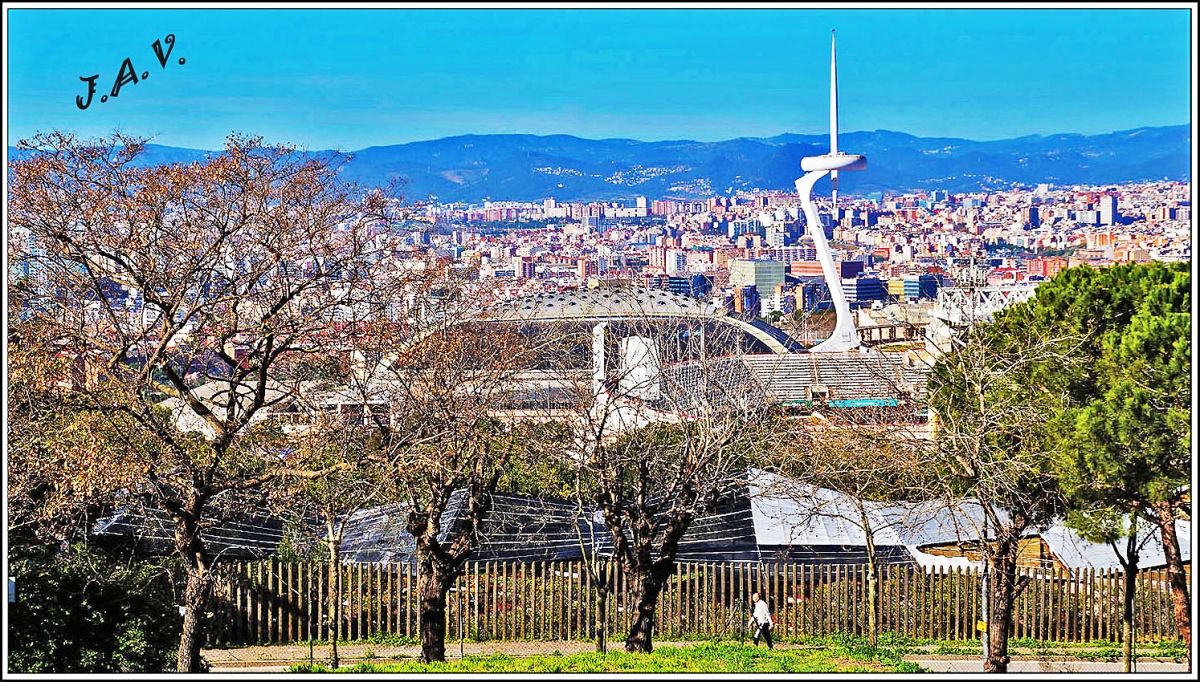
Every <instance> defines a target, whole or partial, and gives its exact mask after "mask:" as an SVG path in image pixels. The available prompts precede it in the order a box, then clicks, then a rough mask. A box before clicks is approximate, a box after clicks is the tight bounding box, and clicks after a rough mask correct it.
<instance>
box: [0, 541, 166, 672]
mask: <svg viewBox="0 0 1200 682" xmlns="http://www.w3.org/2000/svg"><path fill="white" fill-rule="evenodd" d="M12 551H13V556H12V558H11V559H10V563H9V572H10V575H11V576H12V577H13V578H15V579H16V582H17V601H16V602H15V603H12V604H9V609H8V615H9V621H8V655H9V659H8V661H9V662H8V665H9V670H8V672H10V673H93V672H111V673H140V672H163V671H169V670H174V669H175V654H176V648H177V647H178V645H179V636H180V632H181V630H182V617H181V616H180V615H179V610H178V607H177V606H176V605H175V599H174V595H173V590H172V589H171V584H170V581H169V580H168V579H167V576H166V575H165V573H164V571H163V569H162V568H161V567H157V566H152V565H149V564H146V563H137V562H124V561H119V560H116V559H114V558H112V557H109V556H106V555H104V554H103V553H101V552H99V551H97V550H94V549H92V548H89V547H86V546H84V545H75V546H71V547H69V548H67V549H66V550H65V551H59V550H58V548H55V547H25V548H15V547H14V548H13V550H12Z"/></svg>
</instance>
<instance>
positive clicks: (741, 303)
mask: <svg viewBox="0 0 1200 682" xmlns="http://www.w3.org/2000/svg"><path fill="white" fill-rule="evenodd" d="M733 312H734V313H736V314H737V315H740V316H741V317H742V319H746V320H753V319H754V318H756V317H758V316H759V315H760V314H762V298H761V297H760V296H759V294H758V287H756V286H754V285H753V284H751V285H750V286H744V287H737V288H735V289H734V290H733Z"/></svg>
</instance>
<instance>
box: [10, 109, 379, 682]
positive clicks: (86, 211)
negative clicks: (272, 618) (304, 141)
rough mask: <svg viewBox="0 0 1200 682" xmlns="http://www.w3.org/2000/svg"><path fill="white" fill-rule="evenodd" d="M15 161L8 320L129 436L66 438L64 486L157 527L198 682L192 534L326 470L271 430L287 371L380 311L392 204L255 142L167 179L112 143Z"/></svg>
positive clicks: (324, 168)
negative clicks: (76, 482) (120, 440)
mask: <svg viewBox="0 0 1200 682" xmlns="http://www.w3.org/2000/svg"><path fill="white" fill-rule="evenodd" d="M20 146H21V148H22V149H24V150H26V151H27V152H28V155H27V156H25V157H23V158H20V159H17V160H16V161H13V162H12V163H11V165H10V179H11V184H10V186H11V195H10V202H9V211H10V212H9V220H10V225H11V226H12V227H13V228H14V229H19V230H21V231H22V233H23V234H24V235H26V238H27V240H28V242H27V243H28V245H29V246H30V248H29V249H27V251H26V253H25V254H24V256H23V258H24V260H23V262H22V263H21V265H22V267H24V268H25V269H26V270H27V272H28V273H29V274H28V279H29V282H30V287H29V294H28V296H27V297H26V298H25V300H24V305H25V308H24V310H22V313H21V314H22V315H23V316H25V317H27V318H28V319H31V320H36V321H37V326H36V327H34V328H33V329H35V330H36V331H35V332H33V333H36V334H38V335H40V336H41V337H42V342H43V344H44V345H46V346H52V347H54V348H55V349H56V354H57V356H58V357H60V358H62V359H64V360H66V362H65V363H63V364H64V365H66V366H67V367H68V368H69V369H68V373H67V374H66V375H64V376H61V377H60V379H61V381H62V382H63V383H64V384H65V385H68V386H69V387H70V390H69V391H68V392H67V393H66V395H65V396H64V397H63V400H64V401H67V402H69V403H70V406H71V407H72V409H76V410H78V411H79V412H80V413H84V414H88V415H90V416H91V418H93V419H97V420H104V421H108V422H109V423H110V424H111V425H112V428H113V430H114V431H116V432H117V433H121V434H124V435H127V436H136V441H137V442H131V443H127V445H128V447H127V448H125V447H122V448H117V447H113V446H112V444H111V443H106V442H102V441H100V440H96V439H93V440H82V441H79V442H76V443H75V444H74V446H75V447H74V448H64V449H63V450H61V451H60V452H59V455H60V456H61V457H62V458H63V459H62V461H63V464H64V466H63V469H62V471H63V475H64V477H75V478H78V477H90V478H91V479H92V481H93V482H92V483H89V484H88V487H89V491H90V492H92V493H96V494H99V493H102V492H104V493H109V494H110V496H112V495H116V494H117V493H122V494H123V504H138V503H140V504H144V505H145V507H146V508H147V510H162V511H164V512H165V513H166V514H167V515H168V516H169V517H170V521H171V527H172V529H173V534H174V541H173V544H174V551H175V553H176V554H177V555H178V556H179V557H180V558H181V559H182V561H183V564H184V566H185V572H186V577H187V585H186V589H185V592H184V598H183V604H184V605H185V606H186V613H185V616H184V623H183V635H182V638H181V641H180V645H179V652H178V668H179V670H180V671H186V672H195V671H197V670H199V668H200V663H201V661H200V647H201V644H202V616H203V613H204V611H205V607H206V605H207V603H208V600H209V596H210V592H211V574H212V570H213V567H214V565H215V563H216V562H218V561H219V560H220V557H219V556H216V555H214V553H213V552H212V551H211V550H210V547H209V546H208V543H207V542H206V540H205V534H206V532H207V531H208V530H209V529H212V528H214V527H216V526H219V525H221V524H222V523H224V522H226V521H227V520H229V519H231V518H235V517H237V516H239V515H241V514H244V513H245V512H246V511H247V510H249V509H250V508H252V507H253V506H255V505H256V504H258V503H259V502H260V501H261V494H260V493H259V492H258V491H260V490H261V487H262V486H263V485H264V484H266V483H268V482H269V481H271V480H273V479H276V478H279V477H282V476H317V475H320V473H321V472H316V471H305V470H300V469H297V468H296V467H294V466H293V464H292V463H291V462H290V461H289V460H288V459H287V457H285V456H283V453H285V452H286V450H287V449H288V442H289V441H288V433H287V430H286V429H285V428H283V427H282V426H281V425H280V424H279V423H278V422H276V421H274V420H273V419H269V418H268V417H269V416H271V415H272V414H274V413H278V412H281V411H284V410H285V409H286V408H287V406H288V405H289V404H290V403H291V402H292V401H293V400H295V399H296V397H297V396H298V394H299V393H298V391H299V386H298V382H297V381H295V380H293V379H291V378H290V375H289V373H288V372H287V371H286V368H287V366H288V365H289V364H291V363H294V362H298V361H299V360H300V359H301V358H303V357H305V356H307V355H309V354H312V353H320V352H321V351H322V349H324V348H329V347H330V346H336V345H337V344H338V343H339V338H340V337H341V336H342V334H343V330H344V326H345V325H344V321H345V320H347V319H354V318H356V317H359V318H363V317H369V316H371V315H373V314H378V311H379V309H380V306H381V304H383V303H384V302H383V301H381V300H380V299H378V298H377V297H375V296H374V295H373V292H375V291H376V290H377V286H376V284H377V282H379V281H380V280H381V279H382V278H387V277H389V276H390V273H389V272H388V270H387V266H388V258H387V257H386V256H387V254H388V253H389V247H388V245H387V243H386V242H387V235H386V233H382V232H380V231H378V230H377V226H379V225H380V224H386V223H387V221H388V220H390V218H391V216H392V215H393V214H394V209H395V207H396V206H398V201H397V197H396V196H394V195H393V194H392V193H391V192H390V191H385V192H378V191H371V192H363V191H360V190H359V189H357V188H355V187H353V186H351V185H348V184H346V183H344V182H343V181H341V180H340V179H339V176H338V169H339V163H338V160H337V159H336V158H331V157H327V156H326V157H321V156H317V155H306V154H300V153H298V152H297V151H296V150H295V149H292V148H286V147H279V146H270V145H266V144H264V143H263V141H262V140H261V139H259V138H244V137H237V136H233V137H230V139H229V140H228V142H227V144H226V147H225V149H224V151H223V152H221V153H219V154H216V155H214V156H212V157H211V158H209V159H207V160H205V161H203V162H197V163H191V164H175V165H170V166H163V167H148V166H146V165H145V164H143V163H141V159H140V154H141V152H142V151H143V150H144V144H143V141H141V140H137V139H131V138H127V137H123V136H121V135H116V136H114V137H112V138H110V139H101V140H97V141H82V140H77V139H75V138H74V137H72V136H70V135H67V134H62V133H49V134H41V135H38V136H36V137H35V138H33V139H32V140H29V141H22V142H21V144H20ZM131 427H132V428H134V429H135V430H136V431H135V433H131V432H130V428H131ZM96 435H97V436H99V435H100V434H99V432H96ZM131 440H132V439H131Z"/></svg>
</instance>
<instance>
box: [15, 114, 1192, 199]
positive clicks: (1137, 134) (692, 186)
mask: <svg viewBox="0 0 1200 682" xmlns="http://www.w3.org/2000/svg"><path fill="white" fill-rule="evenodd" d="M828 144H829V141H828V137H827V136H825V135H796V134H792V133H785V134H783V135H777V136H775V137H768V138H746V137H743V138H737V139H733V140H725V141H722V142H694V141H690V140H679V141H669V142H640V141H638V140H626V139H605V140H587V139H583V138H578V137H572V136H570V135H549V136H539V135H460V136H456V137H447V138H442V139H439V140H429V141H423V142H411V143H408V144H398V145H389V146H384V147H367V148H366V149H361V150H358V151H356V152H352V153H351V154H352V157H353V158H352V159H351V160H350V161H349V163H347V165H346V167H345V169H344V171H343V172H345V173H346V175H347V177H348V178H350V179H353V180H356V181H358V182H360V183H364V184H381V183H383V182H386V181H387V180H388V179H390V178H395V177H400V178H404V179H405V180H406V181H407V183H408V184H407V185H406V186H405V194H406V195H407V196H408V197H409V198H410V199H411V200H425V199H428V198H429V197H430V196H431V195H432V196H435V197H436V198H437V201H439V202H454V201H463V202H468V203H478V202H481V201H483V200H485V199H492V200H514V201H534V200H540V199H543V198H547V197H553V198H555V199H557V200H559V201H596V200H600V201H604V200H618V199H631V198H633V197H635V196H645V197H648V198H650V199H658V198H705V197H709V196H713V195H715V194H716V195H727V194H731V193H733V192H737V191H739V190H749V189H763V190H794V185H793V183H794V181H795V179H796V177H798V176H799V175H800V174H801V172H800V159H801V158H802V157H805V156H815V155H819V154H823V153H826V152H827V151H828ZM839 147H841V149H843V150H845V151H847V152H849V153H856V154H865V155H866V156H867V159H868V166H867V169H866V170H865V171H861V172H853V173H843V174H842V175H841V190H842V192H843V193H844V194H849V195H864V194H867V193H870V192H908V191H913V190H922V189H945V190H948V191H951V192H969V191H979V190H998V189H1010V188H1012V187H1015V186H1033V185H1036V184H1039V183H1051V184H1055V185H1071V184H1088V185H1104V184H1114V183H1121V182H1128V181H1141V180H1162V179H1169V180H1179V181H1187V180H1188V179H1189V169H1190V165H1191V157H1190V155H1191V126H1188V125H1178V126H1164V127H1157V128H1136V129H1133V130H1123V131H1118V132H1113V133H1107V134H1104V135H1090V136H1085V135H1076V134H1060V135H1050V136H1041V135H1029V136H1026V137H1019V138H1015V139H1010V140H993V141H990V142H977V141H973V140H964V139H958V138H949V137H915V136H912V135H908V134H905V133H898V132H893V131H889V130H876V131H874V132H855V133H843V134H842V135H841V137H840V144H839ZM14 153H15V150H14V149H13V148H12V147H10V148H9V155H10V158H12V155H13V154H14ZM210 153H211V152H207V151H203V150H195V149H183V148H178V147H165V146H161V145H149V146H148V148H147V151H146V153H145V155H144V162H145V163H148V164H155V165H157V164H162V163H171V162H176V161H192V160H196V159H201V158H203V157H204V156H205V155H207V154H210Z"/></svg>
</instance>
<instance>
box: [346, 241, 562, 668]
mask: <svg viewBox="0 0 1200 682" xmlns="http://www.w3.org/2000/svg"><path fill="white" fill-rule="evenodd" d="M410 284H411V286H410V287H409V288H408V290H407V291H406V293H404V294H403V295H402V296H401V300H402V301H403V303H404V310H403V316H404V319H403V324H402V325H400V326H398V327H396V328H391V329H389V328H383V327H378V328H375V329H373V330H370V331H367V330H364V332H363V333H361V334H360V335H359V336H358V337H356V339H355V340H354V341H353V347H354V357H355V362H356V366H357V369H356V371H357V372H358V373H359V374H360V375H361V376H362V377H364V380H363V381H362V382H360V383H359V384H358V386H359V390H358V393H357V394H356V397H355V401H357V402H360V403H362V405H363V406H365V407H364V411H365V412H366V413H368V414H369V415H370V416H369V417H368V418H364V420H363V422H362V425H361V427H360V438H364V439H365V438H370V439H373V442H372V446H371V447H372V453H371V455H370V456H371V457H372V458H374V459H376V460H378V461H380V462H382V463H383V465H384V466H385V467H386V469H387V472H388V473H387V478H388V479H389V483H388V487H387V497H386V499H387V501H389V502H393V503H396V504H399V505H400V506H401V508H402V509H403V510H404V513H405V514H406V519H407V523H406V525H407V530H408V532H409V533H410V534H411V535H412V537H413V539H414V541H415V544H416V562H417V569H418V570H417V574H418V586H417V590H418V593H419V595H420V596H419V598H420V610H419V611H420V613H419V615H420V633H421V659H422V660H423V661H425V662H432V661H444V660H445V636H446V595H447V593H448V592H449V590H450V588H451V587H452V586H453V584H454V582H455V581H456V580H457V579H458V578H459V577H460V576H461V575H462V573H463V570H464V568H465V565H466V562H467V561H468V560H469V559H470V558H471V556H472V555H473V554H474V553H475V551H476V550H477V549H478V548H479V545H480V529H481V528H482V526H483V524H484V522H485V520H486V518H487V515H488V513H489V511H490V510H491V507H492V501H493V494H494V493H495V491H496V488H497V485H498V482H499V480H500V478H501V476H502V475H503V473H504V471H505V467H506V465H507V463H508V462H509V459H510V458H511V457H512V456H513V454H514V452H517V451H518V450H521V449H523V448H534V447H537V445H536V443H537V442H538V439H539V438H541V437H542V436H541V435H540V434H539V431H538V429H537V428H535V426H534V425H531V424H529V423H526V422H523V421H521V420H514V419H507V418H504V416H503V414H502V413H503V412H504V411H505V408H506V406H511V405H513V404H516V403H519V402H520V394H521V391H520V385H519V382H517V381H515V379H516V377H517V375H518V374H519V373H520V372H521V371H522V370H524V369H525V368H526V367H528V366H529V365H530V364H531V363H532V358H533V357H534V356H535V355H536V353H537V352H538V348H537V342H536V340H533V341H531V340H530V339H529V338H528V337H527V336H523V335H522V334H520V333H518V330H515V329H509V328H505V327H495V326H493V325H490V324H489V322H488V319H487V313H486V311H485V310H484V309H485V307H486V306H485V300H484V299H482V298H481V297H480V295H479V294H478V293H477V292H475V291H473V289H472V287H471V285H470V280H469V278H468V277H467V274H466V273H463V272H460V271H456V270H454V269H453V268H450V267H447V266H446V265H445V264H442V263H438V262H436V261H433V260H430V261H428V262H427V263H426V264H425V266H424V267H422V268H420V274H419V276H417V277H415V278H414V279H413V280H412V282H411V283H410ZM371 405H376V406H382V407H383V408H384V409H380V410H372V409H370V406H371ZM448 512H450V513H451V514H452V516H453V521H452V522H450V523H448V524H447V523H446V521H447V518H448V517H447V516H446V515H447V513H448Z"/></svg>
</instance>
